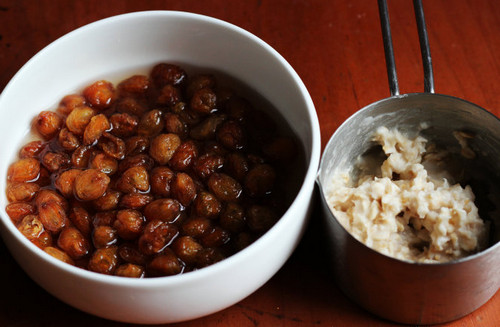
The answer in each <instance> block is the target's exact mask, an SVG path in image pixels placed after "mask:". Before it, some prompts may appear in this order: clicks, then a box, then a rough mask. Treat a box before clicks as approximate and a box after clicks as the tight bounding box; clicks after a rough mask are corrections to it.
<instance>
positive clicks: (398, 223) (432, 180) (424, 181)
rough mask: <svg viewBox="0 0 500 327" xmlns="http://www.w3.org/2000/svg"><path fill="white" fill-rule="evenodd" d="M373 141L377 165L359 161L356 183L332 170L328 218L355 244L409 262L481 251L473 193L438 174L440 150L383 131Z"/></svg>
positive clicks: (484, 230) (481, 229) (482, 232)
mask: <svg viewBox="0 0 500 327" xmlns="http://www.w3.org/2000/svg"><path fill="white" fill-rule="evenodd" d="M373 141H375V142H376V143H377V144H379V145H380V146H381V147H382V150H383V153H384V154H385V155H384V156H383V158H382V159H381V160H376V158H368V159H367V160H362V161H361V162H360V163H359V165H358V166H359V167H356V168H357V169H358V170H359V171H360V173H359V176H357V177H353V176H352V174H350V172H349V171H347V170H344V171H336V172H335V173H334V174H333V178H332V181H331V184H330V187H329V190H328V192H327V201H328V204H329V206H330V209H331V210H332V212H333V214H334V215H335V217H336V218H337V219H338V220H339V222H340V223H341V224H342V225H343V226H344V227H345V228H346V229H347V230H348V231H349V232H350V233H351V234H352V235H353V236H354V237H355V238H357V239H358V240H359V241H361V242H363V243H364V244H366V245H367V246H369V247H371V248H373V249H374V250H376V251H378V252H381V253H383V254H385V255H388V256H391V257H394V258H397V259H401V260H406V261H412V262H430V263H432V262H447V261H451V260H455V259H459V258H462V257H465V256H467V255H470V254H473V253H476V252H478V251H480V250H482V249H483V248H485V247H486V243H487V235H488V226H487V224H486V223H484V221H483V220H482V219H481V218H480V217H479V214H478V208H477V207H476V205H475V204H474V200H475V196H474V193H473V192H472V189H471V188H470V186H465V187H462V186H461V185H460V184H458V183H455V182H454V178H453V177H452V174H449V173H448V172H447V171H446V169H444V168H448V166H449V165H448V163H447V162H446V161H445V160H444V158H445V156H446V152H445V151H437V150H436V149H435V148H434V147H433V145H431V144H427V140H426V139H425V138H424V137H422V136H417V137H416V138H413V139H411V138H408V137H407V136H405V135H404V134H402V133H401V132H399V131H397V130H389V129H387V128H386V127H380V128H379V129H378V130H377V131H376V133H375V134H374V137H373ZM374 157H375V156H374ZM443 166H444V167H443Z"/></svg>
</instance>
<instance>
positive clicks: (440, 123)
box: [317, 93, 500, 324]
mask: <svg viewBox="0 0 500 327" xmlns="http://www.w3.org/2000/svg"><path fill="white" fill-rule="evenodd" d="M379 126H386V127H388V128H398V129H399V130H401V131H404V132H405V133H408V134H410V135H411V134H417V133H420V135H422V136H424V137H426V138H427V139H428V140H429V142H433V143H435V144H436V145H438V146H439V147H444V148H446V149H447V150H450V151H458V152H460V151H461V147H460V145H459V144H458V142H457V139H456V138H455V137H454V136H453V132H455V131H467V132H468V133H470V134H471V135H474V137H473V138H471V139H470V140H469V141H470V142H469V146H470V148H471V149H472V150H473V151H474V152H475V154H476V157H475V158H474V159H473V160H469V161H470V162H468V163H467V166H466V170H467V171H468V172H469V173H470V175H471V176H472V178H475V176H478V178H479V179H481V183H480V184H478V185H480V187H481V190H478V191H481V193H482V194H488V192H490V191H493V190H494V189H496V188H497V185H500V184H498V179H499V176H500V160H498V158H500V120H499V119H498V118H496V117H495V116H494V115H492V114H491V113H489V112H488V111H486V110H484V109H482V108H480V107H478V106H477V105H475V104H472V103H470V102H467V101H464V100H461V99H458V98H455V97H451V96H446V95H439V94H430V93H414V94H406V95H398V96H393V97H390V98H387V99H384V100H381V101H378V102H376V103H373V104H371V105H369V106H367V107H365V108H363V109H361V110H359V111H358V112H357V113H355V114H354V115H353V116H351V117H350V118H349V119H348V120H346V121H345V122H344V123H343V124H342V125H341V126H340V127H339V128H338V129H337V131H336V132H335V133H334V134H333V136H332V137H331V139H330V141H329V143H328V144H327V146H326V148H325V151H324V153H323V157H322V160H321V164H320V170H319V173H318V180H317V181H318V184H319V189H320V194H321V199H322V206H323V212H324V214H323V217H324V223H325V230H326V233H327V240H326V242H327V243H328V247H329V249H330V257H329V260H330V261H331V264H332V267H333V273H334V275H335V279H336V281H337V284H338V286H339V287H340V288H341V290H342V291H343V292H344V293H345V294H346V295H347V296H348V297H349V298H351V299H352V300H354V301H355V302H357V303H358V304H359V305H361V306H362V307H364V308H365V309H367V310H368V311H371V312H372V313H374V314H376V315H378V316H380V317H383V318H385V319H389V320H393V321H397V322H401V323H406V324H435V323H443V322H447V321H451V320H455V319H458V318H460V317H462V316H465V315H467V314H468V313H470V312H472V311H474V310H475V309H477V308H478V307H480V306H481V305H483V304H484V303H485V302H487V301H488V300H489V299H490V298H491V297H492V296H493V295H494V294H495V293H496V292H497V290H498V289H499V287H500V274H498V271H500V245H499V242H498V241H499V239H500V236H499V235H500V224H499V222H498V221H496V222H495V221H494V217H491V219H493V221H492V228H491V238H490V247H489V248H488V249H486V250H484V251H482V252H480V253H477V254H474V255H471V256H469V257H466V258H463V259H460V260H457V261H453V262H449V263H438V264H422V263H411V262H406V261H401V260H398V259H394V258H390V257H388V256H385V255H383V254H380V253H379V252H376V251H374V250H372V249H370V248H369V247H367V246H365V245H364V244H362V243H361V242H359V241H358V240H356V239H355V238H354V237H353V236H352V235H350V234H349V232H348V231H347V230H346V229H345V228H344V227H342V225H341V224H340V223H339V221H338V220H337V219H336V218H335V216H334V215H333V214H332V212H331V211H330V209H329V207H328V204H327V196H328V185H329V182H330V180H331V178H332V175H333V172H334V170H335V169H354V167H355V163H356V160H357V159H358V158H359V156H361V155H363V154H365V153H366V152H367V151H370V149H371V148H373V146H374V144H373V142H372V140H371V137H372V135H373V133H374V131H375V130H376V129H377V127H379ZM352 171H353V173H355V171H354V170H352ZM473 190H474V187H473ZM474 191H476V190H474ZM495 204H496V205H500V203H495ZM479 210H480V213H481V207H479ZM497 212H500V211H497ZM497 219H498V217H497Z"/></svg>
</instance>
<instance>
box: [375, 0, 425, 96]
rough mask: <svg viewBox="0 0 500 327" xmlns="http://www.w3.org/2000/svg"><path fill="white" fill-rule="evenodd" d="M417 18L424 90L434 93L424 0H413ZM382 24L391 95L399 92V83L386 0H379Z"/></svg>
mask: <svg viewBox="0 0 500 327" xmlns="http://www.w3.org/2000/svg"><path fill="white" fill-rule="evenodd" d="M413 8H414V10H415V19H416V21H417V29H418V38H419V41H420V52H421V54H422V65H423V67H424V91H425V92H426V93H434V75H433V71H432V59H431V50H430V47H429V38H428V37H427V28H426V26H425V17H424V9H423V6H422V0H413ZM378 9H379V15H380V24H381V27H382V38H383V40H384V52H385V63H386V66H387V77H388V79H389V89H390V91H391V96H393V95H398V94H399V84H398V77H397V72H396V64H395V60H394V48H393V46H392V35H391V24H390V21H389V10H388V9H387V1H386V0H378Z"/></svg>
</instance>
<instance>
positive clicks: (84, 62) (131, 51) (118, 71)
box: [0, 12, 319, 217]
mask: <svg viewBox="0 0 500 327" xmlns="http://www.w3.org/2000/svg"><path fill="white" fill-rule="evenodd" d="M158 62H173V63H178V64H182V65H186V66H192V67H200V68H203V69H207V70H213V71H219V72H221V73H223V74H227V75H229V76H231V77H232V78H235V79H237V80H239V81H244V82H245V84H246V85H248V86H249V87H250V88H252V89H253V91H255V92H257V93H258V94H260V95H261V96H262V97H263V98H265V99H267V100H268V101H269V102H271V104H272V105H273V106H274V107H275V108H277V110H278V111H279V112H280V114H281V116H283V118H284V119H285V120H286V121H287V123H288V125H289V126H291V127H292V129H293V131H294V132H295V134H296V135H297V136H298V138H299V140H300V141H301V142H302V146H303V148H304V151H305V160H306V163H309V162H310V161H311V158H312V156H313V151H317V149H315V147H317V145H314V144H315V143H317V142H318V140H313V139H314V138H318V139H319V136H318V135H319V126H318V125H317V122H315V119H317V118H316V117H315V112H314V107H313V104H312V101H311V99H310V97H309V95H308V93H307V90H306V89H305V87H304V85H303V84H302V82H301V81H300V78H299V77H298V76H297V75H296V73H295V72H294V71H293V69H292V68H291V67H290V66H289V65H288V63H286V61H285V60H284V59H283V58H282V57H281V56H279V55H278V54H277V53H276V52H275V50H273V49H272V48H271V47H270V46H268V45H267V44H266V43H264V42H263V41H262V40H260V39H258V38H257V37H255V36H253V35H252V34H250V33H248V32H246V31H244V30H241V29H238V30H237V32H235V27H234V26H233V25H230V24H228V23H224V22H222V21H218V20H216V19H212V18H209V17H205V16H200V15H194V14H189V13H182V12H142V13H134V14H128V15H122V16H117V17H112V18H109V19H107V20H105V21H99V22H96V23H93V24H90V25H88V26H85V27H84V28H81V29H78V30H76V31H74V32H72V33H70V34H68V35H66V36H64V37H62V38H61V39H59V40H57V41H55V42H54V43H53V44H51V45H50V46H48V47H47V48H45V49H44V50H42V51H41V52H40V53H39V54H37V55H36V56H35V57H33V58H32V59H31V60H30V61H29V62H28V63H27V64H26V65H25V66H24V67H23V68H22V69H21V70H20V71H19V72H18V74H16V76H15V77H14V78H13V79H12V80H11V82H10V83H9V84H8V85H7V87H6V88H5V90H4V91H3V93H2V95H1V97H0V137H2V138H3V139H4V140H9V141H8V142H5V143H4V144H3V145H2V147H1V148H0V158H2V159H1V160H0V189H5V187H6V171H7V168H8V165H9V164H10V163H11V162H12V161H13V160H14V159H15V157H16V155H17V151H18V149H19V148H20V145H21V144H22V143H23V142H25V140H26V137H27V134H28V133H29V126H30V123H31V121H32V119H33V117H35V116H36V115H37V113H38V112H40V111H41V110H47V109H54V108H55V107H56V105H57V103H58V101H59V100H60V99H61V98H62V96H64V95H66V94H69V93H74V92H77V91H80V90H81V88H82V87H83V86H85V85H87V84H88V83H90V82H92V81H95V80H97V79H100V78H103V79H111V80H113V78H114V79H116V81H119V80H120V79H121V78H124V77H127V76H130V75H131V74H133V73H142V72H146V71H147V69H150V68H151V67H152V66H153V65H154V64H156V63H158ZM307 108H309V109H308V110H307ZM305 109H306V110H305ZM315 155H317V154H315ZM6 204H7V202H6V197H5V194H4V193H2V196H0V207H1V209H0V210H1V211H0V213H1V215H2V217H5V216H6V214H5V210H4V208H5V205H6Z"/></svg>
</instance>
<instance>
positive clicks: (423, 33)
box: [413, 0, 434, 93]
mask: <svg viewBox="0 0 500 327" xmlns="http://www.w3.org/2000/svg"><path fill="white" fill-rule="evenodd" d="M413 8H414V10H415V18H416V20H417V29H418V39H419V41H420V53H421V54H422V65H423V66H424V91H425V92H427V93H434V73H433V72H432V59H431V49H430V46H429V38H428V37H427V27H426V25H425V17H424V8H423V6H422V0H413Z"/></svg>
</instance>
